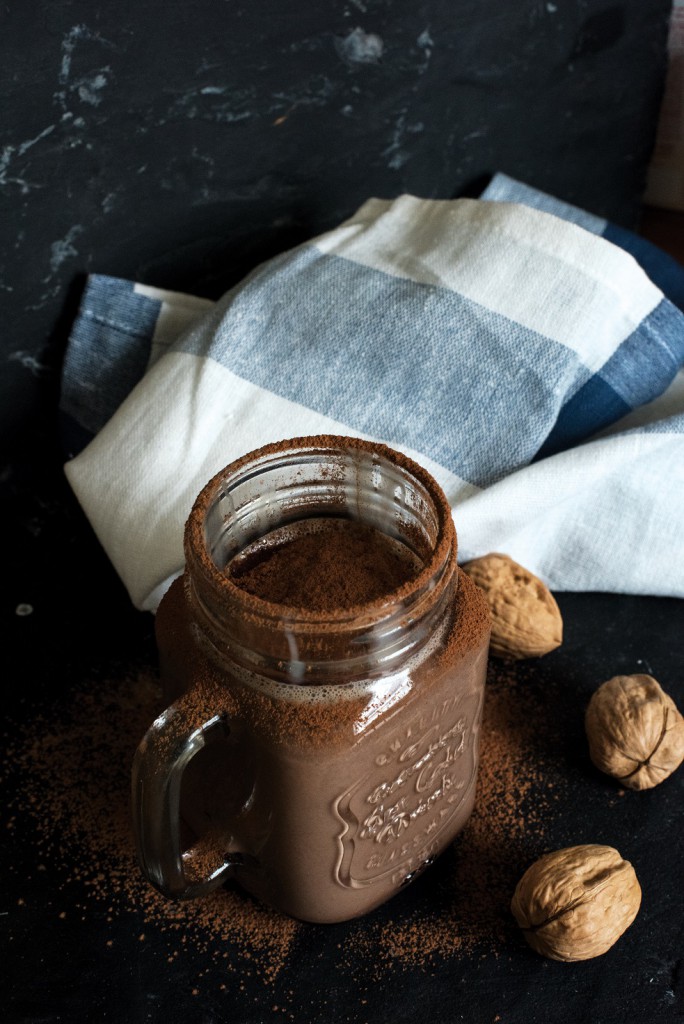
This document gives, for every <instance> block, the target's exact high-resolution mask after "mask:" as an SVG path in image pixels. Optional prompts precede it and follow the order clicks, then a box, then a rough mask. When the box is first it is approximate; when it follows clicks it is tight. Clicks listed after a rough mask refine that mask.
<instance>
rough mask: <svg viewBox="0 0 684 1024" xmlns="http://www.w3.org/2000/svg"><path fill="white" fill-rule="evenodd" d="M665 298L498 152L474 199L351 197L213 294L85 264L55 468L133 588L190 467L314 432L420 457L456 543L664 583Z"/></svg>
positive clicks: (675, 289)
mask: <svg viewBox="0 0 684 1024" xmlns="http://www.w3.org/2000/svg"><path fill="white" fill-rule="evenodd" d="M616 234H617V236H616ZM627 250H630V251H627ZM656 281H657V282H658V283H656ZM683 298H684V270H682V268H680V267H679V266H678V265H677V264H675V263H674V262H673V261H671V260H669V259H668V258H667V257H666V256H665V255H664V254H662V253H659V252H658V250H655V249H654V248H653V247H652V246H648V245H647V244H646V243H644V244H643V246H642V245H641V243H640V240H639V239H637V238H635V236H630V235H628V233H627V232H618V231H617V229H610V226H609V225H606V223H605V222H604V221H601V220H600V219H598V218H593V217H591V215H589V214H585V213H584V212H583V211H580V210H577V209H575V208H573V207H570V206H568V205H567V204H564V203H559V202H557V201H556V200H554V199H552V198H551V197H548V196H544V195H543V194H541V193H538V192H536V191H535V190H532V189H529V188H527V187H526V186H523V185H520V184H519V183H517V182H514V181H512V180H511V179H509V178H506V177H505V176H503V175H500V176H497V177H496V178H495V179H494V180H493V181H492V183H491V184H490V186H489V188H488V190H487V191H486V192H485V193H484V194H483V196H482V197H481V198H480V199H458V200H426V199H418V198H415V197H413V196H407V195H404V196H401V197H399V198H398V199H395V200H392V201H385V200H379V199H371V200H369V201H368V202H366V203H365V204H364V205H363V206H362V207H361V209H360V210H359V211H358V212H357V213H356V214H355V215H354V216H352V217H351V218H350V219H349V220H347V221H345V222H344V223H343V224H341V225H340V226H339V227H338V228H336V229H335V230H333V231H330V232H328V233H326V234H324V235H321V236H320V237H318V238H315V239H313V240H312V241H310V242H308V243H306V244H304V245H301V246H299V247H298V248H296V249H294V250H292V251H290V252H287V253H284V254H282V255H280V256H278V257H276V258H275V259H272V260H270V261H269V262H267V263H265V264H263V265H262V266H260V267H258V268H257V269H256V270H254V271H253V272H252V273H251V274H250V275H249V276H248V277H247V278H246V279H245V280H244V281H242V282H241V283H240V284H239V285H238V286H237V287H235V288H233V289H232V290H231V291H230V292H228V293H227V294H226V295H225V296H224V297H223V298H222V299H221V300H220V301H219V302H217V303H215V304H214V303H211V302H208V301H207V300H204V299H196V298H194V297H192V296H187V295H179V294H175V293H170V292H163V291H160V290H158V289H153V288H149V287H147V286H142V285H138V284H134V283H132V282H126V281H121V280H117V279H112V278H107V277H102V276H92V277H91V278H90V279H89V281H88V285H87V288H86V290H85V293H84V296H83V300H82V303H81V308H80V312H79V315H78V318H77V320H76V322H75V324H74V327H73V331H72V335H71V339H70V343H69V348H68V352H67V356H66V360H65V365H64V373H63V390H62V411H63V414H64V420H65V423H66V427H67V436H68V438H69V441H68V443H69V446H70V451H71V452H72V453H73V454H74V455H75V457H73V458H72V459H71V460H70V461H69V462H68V463H67V465H66V473H67V476H68V479H69V481H70V483H71V486H72V487H73V489H74V491H75V493H76V495H77V496H78V498H79V500H80V502H81V504H82V506H83V508H84V510H85V512H86V514H87V516H88V517H89V519H90V521H91V523H92V525H93V527H94V529H95V531H96V533H97V535H98V537H99V538H100V540H101V542H102V544H103V546H104V548H105V550H106V551H107V553H108V555H109V557H110V558H111V560H112V562H113V563H114V565H115V567H116V569H117V570H118V572H119V574H120V576H121V578H122V579H123V581H124V583H125V584H126V586H127V588H128V590H129V593H130V595H131V598H132V600H133V602H134V603H135V604H136V605H137V606H138V607H140V608H146V609H151V610H154V609H155V608H156V606H157V604H158V602H159V600H160V598H161V596H162V594H163V593H164V591H165V589H166V588H167V587H168V585H169V583H170V581H171V580H172V579H173V578H175V576H176V575H178V573H179V572H180V571H182V566H183V548H182V535H183V524H184V521H185V519H186V517H187V514H188V512H189V510H190V507H191V505H192V502H193V500H194V498H195V496H196V494H197V493H198V491H199V490H200V488H201V487H202V486H203V485H204V483H205V482H206V481H207V480H208V479H209V477H210V476H212V475H213V474H214V473H215V472H217V471H218V470H219V469H221V468H222V467H223V466H225V465H226V464H227V463H229V462H231V461H232V460H233V459H235V458H237V457H238V456H240V455H242V454H244V453H245V452H247V451H250V450H251V449H254V448H257V447H259V446H260V445H262V444H265V443H267V442H269V441H276V440H279V439H282V438H286V437H294V436H301V435H305V434H321V433H325V434H331V433H332V434H348V435H354V436H359V437H368V438H372V439H375V440H380V441H384V442H386V443H388V444H390V445H392V446H393V447H395V448H399V449H401V450H402V451H404V452H406V453H407V454H409V455H411V456H412V457H413V458H415V459H417V460H418V461H419V462H421V463H422V464H423V465H424V466H426V468H427V469H429V470H430V471H432V473H433V474H434V475H435V476H436V477H437V479H438V480H439V482H440V483H441V484H442V486H443V487H444V489H445V491H446V494H447V496H448V498H449V501H450V502H451V505H452V507H453V509H454V517H455V521H456V527H457V532H458V537H459V553H460V558H461V560H465V559H469V558H473V557H475V556H477V555H482V554H485V553H487V552H488V551H494V550H496V551H503V552H506V553H508V554H509V555H511V556H512V557H513V558H515V559H516V560H518V561H519V562H521V563H523V564H524V565H525V566H527V567H528V568H529V569H531V570H532V571H533V572H535V573H537V574H538V575H539V576H541V577H542V578H543V579H544V580H546V581H547V582H548V583H549V584H550V586H551V587H553V588H556V589H559V590H608V591H617V592H627V593H646V594H667V595H678V596H684V529H682V526H683V523H682V508H683V507H684V373H680V372H679V371H680V368H681V367H682V365H683V364H684V314H682V312H681V310H680V309H679V308H677V303H679V302H681V301H682V299H683ZM86 442H87V443H86ZM84 445H85V446H84ZM79 449H80V451H79ZM76 452H78V454H76Z"/></svg>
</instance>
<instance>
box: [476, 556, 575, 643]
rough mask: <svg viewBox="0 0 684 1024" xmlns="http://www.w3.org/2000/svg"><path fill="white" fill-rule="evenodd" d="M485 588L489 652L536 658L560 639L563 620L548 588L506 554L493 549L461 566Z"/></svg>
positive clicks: (561, 639) (560, 640) (561, 638)
mask: <svg viewBox="0 0 684 1024" xmlns="http://www.w3.org/2000/svg"><path fill="white" fill-rule="evenodd" d="M463 570H464V572H466V573H467V574H468V575H469V576H470V578H471V579H472V580H473V581H474V582H475V583H477V585H478V587H480V588H481V589H482V590H483V591H484V595H485V597H486V598H487V603H488V604H489V610H490V612H491V616H492V635H491V640H490V644H489V650H490V652H491V653H492V654H493V655H495V656H497V657H499V658H511V659H514V660H517V659H520V658H538V657H540V656H541V655H542V654H548V652H549V651H553V650H554V648H556V647H559V646H560V645H561V643H562V642H563V619H562V618H561V613H560V610H559V608H558V605H557V604H556V602H555V600H554V597H553V595H552V593H551V591H550V590H549V589H548V587H547V586H546V585H545V584H544V583H542V581H541V580H540V579H538V578H537V577H536V576H534V575H533V574H532V573H531V572H528V570H527V569H525V568H523V566H522V565H518V563H517V562H514V561H513V559H512V558H509V557H508V555H501V554H498V553H496V552H494V553H492V554H490V555H484V556H483V557H482V558H475V559H473V561H472V562H466V564H465V565H464V566H463Z"/></svg>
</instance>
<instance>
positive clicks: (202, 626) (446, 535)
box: [185, 436, 457, 684]
mask: <svg viewBox="0 0 684 1024" xmlns="http://www.w3.org/2000/svg"><path fill="white" fill-rule="evenodd" d="M313 518H334V519H346V520H354V521H356V522H359V523H362V524H364V525H366V526H370V527H373V528H374V529H376V530H378V531H380V532H381V533H383V534H385V535H386V536H388V537H390V538H392V539H393V540H395V541H398V542H400V543H401V544H403V545H405V546H406V548H408V549H409V550H410V551H411V552H412V553H413V554H414V555H415V556H417V558H418V559H419V561H420V563H421V564H422V566H423V567H422V569H420V570H419V571H418V573H417V575H415V576H414V577H413V578H411V579H409V580H408V581H407V582H405V583H404V584H402V585H401V586H400V587H399V588H398V589H396V590H394V591H392V592H390V593H388V594H386V595H383V596H382V597H381V598H380V599H378V600H374V601H369V602H367V603H365V604H357V605H354V606H352V607H348V608H340V609H337V608H334V609H332V610H330V611H313V610H310V609H307V608H298V607H291V606H289V605H284V604H276V603H273V602H271V601H268V600H265V599H264V598H262V597H258V596H255V595H254V594H251V593H248V592H247V591H246V590H244V589H242V588H241V587H240V586H238V585H236V583H235V582H234V581H233V580H232V579H231V578H230V577H229V576H228V575H227V574H226V571H225V569H226V566H227V565H228V564H229V563H230V562H231V560H232V559H233V558H235V557H236V556H237V555H239V554H240V553H241V552H242V551H244V550H245V548H247V547H248V546H249V545H250V544H253V543H254V542H255V541H257V540H259V539H260V538H262V537H265V536H267V535H268V534H270V533H271V532H272V531H274V530H278V529H280V528H282V527H286V526H289V525H291V524H296V523H299V522H301V521H302V520H307V519H313ZM185 555H186V565H187V572H186V594H187V598H188V601H189V604H190V608H191V613H192V619H193V621H194V622H195V624H196V630H197V632H198V640H199V642H200V643H201V644H202V646H203V648H204V649H205V651H206V652H207V653H208V654H209V656H210V657H211V659H212V660H213V661H214V662H217V663H218V664H219V666H220V667H222V668H226V667H228V666H229V664H230V663H231V662H232V663H237V664H238V665H240V666H242V667H244V668H247V669H250V670H252V671H255V672H258V673H260V674H263V675H266V676H268V677H271V678H276V679H279V680H282V681H290V682H296V683H299V684H302V683H304V684H306V683H312V684H314V683H326V684H330V683H333V682H347V681H350V680H353V679H360V678H363V677H376V676H380V675H384V674H386V673H388V672H393V671H397V670H398V669H399V668H400V667H401V666H402V665H403V664H404V663H405V662H406V661H407V660H408V659H410V658H411V657H412V655H413V654H414V653H416V652H417V651H418V650H419V649H420V648H421V647H422V646H423V645H424V644H425V643H426V642H427V640H428V639H429V638H430V636H432V635H433V634H434V632H435V629H436V628H437V625H438V623H439V622H440V621H441V619H442V617H443V615H444V611H445V609H446V608H447V606H448V605H449V604H450V603H451V602H452V600H453V596H454V590H455V586H456V579H457V575H456V573H455V568H456V532H455V529H454V525H453V520H452V517H451V510H450V508H449V505H448V503H447V500H446V498H445V496H444V493H443V492H442V490H441V488H440V487H439V485H438V484H437V482H436V481H435V480H434V479H433V478H432V477H431V476H430V474H429V473H427V472H426V471H425V470H424V469H423V468H422V467H420V466H419V465H418V464H417V463H415V462H413V461H412V460H410V459H408V458H406V457H405V456H403V455H401V454H400V453H398V452H396V451H394V450H393V449H391V448H388V447H386V446H385V445H381V444H375V443H372V442H369V441H362V440H359V439H355V438H349V437H334V436H320V437H304V438H296V439H294V440H291V441H284V442H280V443H278V444H272V445H267V446H266V447H264V448H260V449H259V450H257V451H255V452H252V453H250V454H249V455H246V456H245V457H244V458H242V459H239V460H238V461H236V462H234V463H232V464H231V465H230V466H228V467H226V469H224V470H222V471H221V472H219V473H217V474H216V476H214V477H213V478H212V480H210V481H209V483H208V484H207V485H206V487H205V488H204V489H203V490H202V492H201V493H200V495H199V496H198V498H197V500H196V502H195V504H194V506H193V509H192V512H191V514H190V517H189V519H188V522H187V524H186V530H185Z"/></svg>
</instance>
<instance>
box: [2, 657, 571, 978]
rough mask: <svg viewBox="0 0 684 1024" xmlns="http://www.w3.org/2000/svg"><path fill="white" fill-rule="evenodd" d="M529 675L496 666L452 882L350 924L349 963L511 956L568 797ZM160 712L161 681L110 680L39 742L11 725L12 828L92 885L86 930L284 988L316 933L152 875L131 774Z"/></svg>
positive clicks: (448, 865)
mask: <svg viewBox="0 0 684 1024" xmlns="http://www.w3.org/2000/svg"><path fill="white" fill-rule="evenodd" d="M523 673H524V669H522V668H521V667H520V666H516V667H511V666H506V665H501V664H495V665H493V666H490V670H489V679H488V687H487V692H486V699H485V712H484V722H483V728H482V736H481V762H480V774H479V782H478V797H477V803H476V807H475V811H474V812H473V815H472V817H471V818H470V821H469V822H468V824H467V826H466V828H465V830H464V831H463V833H462V834H461V836H460V837H459V838H458V839H457V840H456V842H455V843H454V844H453V846H452V847H451V848H450V849H449V850H448V851H447V852H446V853H445V854H444V855H443V857H442V858H441V863H440V865H439V866H437V867H436V868H435V869H434V870H435V871H436V872H438V873H439V874H438V878H439V881H438V883H437V884H436V886H435V891H434V894H433V896H431V898H430V900H429V901H427V902H426V903H425V905H424V906H421V907H420V909H418V910H415V909H414V910H413V912H411V913H410V914H406V913H404V914H403V915H402V912H397V913H394V914H392V916H391V920H390V922H389V923H387V921H386V919H385V918H383V920H382V923H381V922H380V921H379V920H378V919H377V918H374V917H373V915H371V916H370V917H368V918H365V919H363V920H361V921H355V922H351V923H350V924H349V925H347V926H345V927H347V928H348V930H349V931H348V939H347V940H346V941H345V943H344V950H343V953H342V954H341V955H342V958H344V956H345V955H346V956H348V957H350V958H352V957H353V956H355V955H356V956H357V957H358V955H360V954H363V953H364V952H365V951H367V952H368V953H369V954H371V953H372V957H373V960H374V961H375V962H376V965H377V966H376V970H377V971H378V972H380V973H381V974H382V973H383V972H387V971H391V970H395V969H397V968H400V967H401V966H402V965H404V966H406V967H416V966H421V965H428V964H430V963H432V962H433V961H435V960H443V959H454V958H456V959H458V958H461V957H464V956H468V957H470V956H473V955H479V954H482V955H486V954H495V955H498V954H500V953H501V952H502V951H503V950H504V949H505V946H506V942H507V941H508V939H509V937H510V934H511V930H512V929H513V925H512V923H511V921H510V918H509V914H508V906H509V901H510V894H511V892H512V889H513V887H514V885H515V880H516V878H517V877H518V875H519V872H520V868H521V865H523V864H524V863H526V862H527V861H528V860H529V858H530V854H531V851H533V852H535V853H536V851H538V850H539V849H540V847H541V846H542V845H543V838H544V822H545V820H546V819H547V818H548V816H549V815H550V814H552V813H553V804H554V801H555V800H556V799H557V794H558V791H559V789H560V788H561V787H562V786H563V785H564V782H563V776H562V772H561V771H560V769H556V770H555V769H554V766H553V765H552V764H549V763H547V762H546V761H545V754H544V751H543V750H541V751H540V750H539V749H538V745H537V743H536V738H537V732H538V722H539V719H540V713H541V712H542V709H541V705H540V702H539V700H538V698H535V697H534V696H533V695H532V693H531V691H530V690H529V688H528V687H527V686H526V685H525V680H524V675H523ZM160 710H161V698H160V688H159V684H158V680H157V678H156V674H155V673H153V672H151V671H150V672H143V673H141V674H138V675H136V676H135V677H128V678H123V679H114V680H111V681H109V682H107V683H102V682H101V681H98V683H97V685H95V684H93V686H92V687H91V688H87V689H85V690H83V691H82V692H79V693H77V694H75V695H74V696H72V697H71V698H70V706H69V707H68V708H66V710H65V711H64V713H63V714H62V715H61V716H59V717H57V716H56V717H54V718H52V719H49V720H48V719H45V720H43V721H39V722H36V721H34V722H33V723H32V725H31V728H30V730H29V729H27V728H26V727H23V728H22V727H18V726H15V727H12V726H11V725H10V729H9V730H8V733H7V735H6V737H5V753H4V755H3V757H2V762H1V763H0V775H1V776H2V778H3V780H7V781H9V780H11V781H13V783H14V785H15V787H16V791H17V795H16V797H15V798H14V800H13V803H12V805H11V806H10V807H9V808H8V812H9V813H8V824H9V825H11V827H14V828H16V827H17V826H18V825H21V827H22V828H26V827H28V826H29V825H32V827H33V829H34V831H35V852H36V870H40V865H41V864H42V865H45V864H46V863H50V865H51V866H53V867H55V868H57V869H58V874H60V875H61V877H62V878H63V881H62V883H61V884H62V887H63V888H66V887H70V886H72V885H74V884H79V885H81V886H82V887H83V889H84V891H85V893H86V894H87V899H86V901H85V902H84V903H82V904H80V905H79V906H78V907H76V908H75V910H77V911H80V912H81V913H82V914H83V918H84V920H85V919H86V917H87V915H88V913H89V910H90V907H91V905H92V904H97V905H98V907H99V908H100V909H99V910H98V913H100V914H101V915H107V919H108V920H114V919H115V918H122V917H125V916H126V915H131V914H137V915H138V916H137V919H136V920H135V921H132V924H131V927H132V929H135V930H134V932H133V934H134V935H138V936H139V940H140V941H141V942H143V941H145V940H146V937H149V935H150V933H151V932H154V933H155V935H157V936H160V935H161V936H165V937H166V939H167V943H168V947H167V954H168V960H169V962H170V963H171V962H173V961H174V960H176V959H177V958H178V957H179V956H182V955H183V949H184V948H185V947H188V946H191V947H192V948H193V949H195V950H199V951H201V952H204V953H206V955H207V956H208V957H209V958H211V962H212V963H213V964H214V966H218V967H220V968H221V969H222V970H225V971H226V972H231V973H233V972H238V973H242V974H244V973H249V974H251V975H255V974H256V976H258V977H260V978H261V979H262V980H263V981H264V982H266V983H272V982H274V981H275V980H276V978H277V977H278V976H279V975H280V974H281V972H282V971H283V970H284V969H286V968H287V966H288V963H289V958H290V956H291V953H292V949H293V943H294V942H295V940H296V937H297V935H298V933H299V931H300V929H304V928H312V927H316V926H312V925H304V924H300V923H298V922H296V921H294V920H291V919H289V918H287V917H285V916H283V915H281V914H279V913H276V912H275V911H272V910H270V909H268V908H265V907H262V906H260V905H259V904H257V903H256V902H255V901H254V900H253V899H252V898H251V897H249V896H248V895H246V894H244V893H243V892H242V891H241V890H238V889H233V888H230V887H225V888H223V889H219V890H218V891H216V892H214V893H212V894H211V895H209V896H207V897H205V898H203V899H199V900H194V901H188V902H182V903H172V902H169V901H167V900H166V899H164V898H163V897H162V896H160V895H159V894H157V893H156V891H155V890H154V889H153V888H152V887H151V886H150V885H148V883H147V882H146V881H145V880H144V879H143V877H142V875H141V873H140V871H139V868H138V866H137V863H136V859H135V853H134V847H133V837H132V833H131V828H130V806H129V792H130V765H131V760H132V756H133V752H134V750H135V747H136V746H137V744H138V742H139V740H140V738H141V736H142V735H143V734H144V732H145V730H146V729H147V727H148V726H149V725H150V723H151V721H152V720H153V718H154V717H155V715H156V714H158V712H159V711H160ZM541 717H542V718H543V713H541ZM431 892H432V890H431ZM389 906H390V907H391V906H392V904H390V905H389ZM141 916H142V921H141V919H140V917H141ZM107 944H108V945H111V940H109V942H108V943H107Z"/></svg>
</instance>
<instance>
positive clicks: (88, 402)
mask: <svg viewBox="0 0 684 1024" xmlns="http://www.w3.org/2000/svg"><path fill="white" fill-rule="evenodd" d="M133 287H134V286H133V284H132V282H131V281H122V280H120V279H119V278H115V277H105V276H104V275H101V274H93V275H92V276H91V277H89V278H88V282H87V285H86V288H85V291H84V293H83V298H82V299H81V306H80V309H79V313H78V317H77V318H76V321H75V322H74V325H73V327H72V330H71V335H70V338H69V346H68V348H67V352H66V357H65V361H64V368H63V371H62V394H61V401H60V407H61V410H62V412H63V413H66V415H67V416H69V417H70V418H71V420H72V421H75V423H76V424H77V425H78V427H79V428H80V430H81V431H85V433H80V435H79V438H78V440H77V437H76V434H75V433H73V431H71V433H73V437H74V440H73V444H74V445H76V444H77V443H78V445H79V446H82V444H83V438H84V437H85V436H87V435H88V434H89V435H93V434H96V433H97V432H98V430H100V429H101V428H102V427H103V426H104V425H105V423H106V422H107V420H108V419H110V417H111V416H112V415H113V414H114V412H115V411H116V410H117V409H118V407H119V406H120V405H121V403H122V402H123V400H124V398H125V397H126V395H128V393H129V392H130V391H132V389H133V388H134V387H135V385H136V384H137V383H138V381H139V380H140V379H141V377H142V376H143V374H144V373H145V370H146V369H147V363H148V360H149V356H150V348H151V345H152V336H153V335H154V329H155V325H156V323H157V318H158V316H159V312H160V310H161V302H159V301H158V300H157V299H151V298H148V297H147V296H145V295H138V294H137V293H136V292H135V291H134V290H133Z"/></svg>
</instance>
